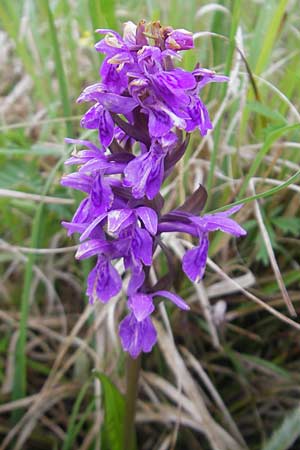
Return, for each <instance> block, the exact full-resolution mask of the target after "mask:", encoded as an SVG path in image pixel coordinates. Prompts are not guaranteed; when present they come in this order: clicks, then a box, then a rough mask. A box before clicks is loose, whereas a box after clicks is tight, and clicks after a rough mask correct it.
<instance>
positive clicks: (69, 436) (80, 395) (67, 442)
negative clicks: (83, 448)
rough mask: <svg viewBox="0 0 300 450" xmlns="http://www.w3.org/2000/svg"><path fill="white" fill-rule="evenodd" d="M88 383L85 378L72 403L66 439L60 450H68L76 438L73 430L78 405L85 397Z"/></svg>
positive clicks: (74, 428) (89, 381)
mask: <svg viewBox="0 0 300 450" xmlns="http://www.w3.org/2000/svg"><path fill="white" fill-rule="evenodd" d="M90 383H91V380H87V381H86V382H85V383H84V385H83V386H82V388H81V389H80V391H79V393H78V395H77V398H76V401H75V403H74V406H73V409H72V413H71V416H70V419H69V423H68V428H67V432H66V439H65V441H64V445H63V447H62V450H70V449H71V448H72V446H73V443H74V440H75V438H76V432H75V430H76V429H77V428H76V419H77V417H78V413H79V408H80V405H81V403H82V401H83V399H84V397H85V394H86V391H87V390H88V388H89V386H90Z"/></svg>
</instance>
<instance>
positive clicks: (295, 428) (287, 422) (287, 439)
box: [262, 407, 300, 450]
mask: <svg viewBox="0 0 300 450" xmlns="http://www.w3.org/2000/svg"><path fill="white" fill-rule="evenodd" d="M299 437H300V408H299V407H298V408H296V409H295V410H294V411H292V412H291V413H289V414H288V415H287V416H286V418H285V419H284V421H283V422H282V424H281V425H280V426H279V428H278V429H277V430H276V431H275V432H274V433H273V435H272V437H271V439H270V440H269V442H267V444H265V445H264V447H263V449H262V450H288V449H291V448H292V447H291V446H292V445H293V444H294V442H295V441H296V439H298V438H299ZM293 448H295V449H296V447H293ZM297 448H298V447H297Z"/></svg>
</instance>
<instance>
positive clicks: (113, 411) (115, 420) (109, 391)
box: [95, 372, 125, 450]
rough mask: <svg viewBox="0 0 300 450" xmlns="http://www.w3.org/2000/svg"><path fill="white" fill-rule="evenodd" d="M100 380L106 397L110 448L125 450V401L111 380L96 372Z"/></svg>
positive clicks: (106, 431)
mask: <svg viewBox="0 0 300 450" xmlns="http://www.w3.org/2000/svg"><path fill="white" fill-rule="evenodd" d="M95 375H96V377H97V378H98V379H99V380H100V382H101V384H102V389H103V397H104V411H105V417H104V431H105V433H106V435H107V440H108V441H109V443H110V448H112V449H114V450H122V448H123V423H124V415H125V399H124V396H123V395H122V394H121V393H120V392H119V390H118V389H117V388H116V386H115V385H114V384H113V383H112V382H111V381H110V379H109V378H108V377H107V376H106V375H104V374H103V373H100V372H95Z"/></svg>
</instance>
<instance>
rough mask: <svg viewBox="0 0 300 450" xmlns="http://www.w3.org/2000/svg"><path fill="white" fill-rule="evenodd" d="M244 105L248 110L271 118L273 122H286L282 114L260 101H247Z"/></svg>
mask: <svg viewBox="0 0 300 450" xmlns="http://www.w3.org/2000/svg"><path fill="white" fill-rule="evenodd" d="M246 107H247V109H249V111H251V112H255V113H257V114H259V115H261V116H263V117H266V118H267V119H271V120H273V121H274V122H281V123H282V124H283V125H284V124H286V118H285V117H284V116H283V115H282V114H280V113H279V112H278V111H276V110H274V109H272V108H269V107H268V106H266V105H263V104H262V103H260V102H248V103H247V106H246Z"/></svg>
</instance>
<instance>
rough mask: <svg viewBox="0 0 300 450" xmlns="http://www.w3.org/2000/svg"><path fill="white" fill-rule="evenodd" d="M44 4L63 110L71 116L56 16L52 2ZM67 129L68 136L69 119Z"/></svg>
mask: <svg viewBox="0 0 300 450" xmlns="http://www.w3.org/2000/svg"><path fill="white" fill-rule="evenodd" d="M43 6H44V8H45V10H46V14H47V17H48V23H49V30H50V36H51V40H52V46H53V51H54V61H55V68H56V74H57V78H58V84H59V91H60V97H61V102H62V106H63V112H64V116H65V117H71V114H72V113H71V107H70V100H69V94H68V85H67V80H66V76H65V71H64V66H63V62H62V55H61V51H60V46H59V42H58V38H57V32H56V28H55V23H54V18H53V14H52V11H51V8H50V4H49V1H48V0H43ZM66 129H67V134H68V136H72V135H73V133H72V123H71V122H70V121H68V120H66Z"/></svg>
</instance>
